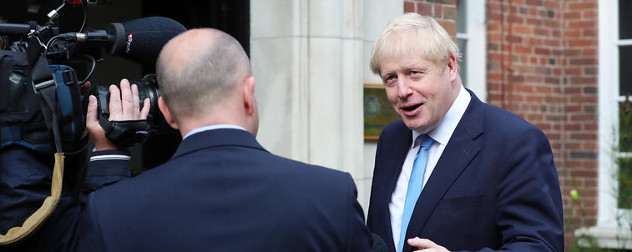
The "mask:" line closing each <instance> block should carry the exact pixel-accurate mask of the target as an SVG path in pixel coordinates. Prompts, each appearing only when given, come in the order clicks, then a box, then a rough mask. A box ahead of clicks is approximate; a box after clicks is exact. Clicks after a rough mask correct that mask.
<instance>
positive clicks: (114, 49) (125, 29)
mask: <svg viewBox="0 0 632 252" xmlns="http://www.w3.org/2000/svg"><path fill="white" fill-rule="evenodd" d="M184 31H186V28H185V27H184V26H183V25H182V24H180V23H178V22H177V21H175V20H173V19H170V18H166V17H146V18H139V19H134V20H130V21H126V22H122V23H112V24H109V25H108V26H107V28H106V30H94V31H87V32H85V33H65V34H60V35H61V37H62V39H66V40H76V41H77V42H86V43H88V44H91V43H92V44H105V45H107V46H109V48H108V49H106V51H107V52H108V53H109V54H110V55H115V56H121V57H124V58H127V59H130V60H133V61H136V62H139V63H143V64H153V63H155V62H156V60H157V59H158V54H160V50H161V49H162V47H163V46H164V45H165V44H166V43H167V42H168V41H169V40H170V39H171V38H173V37H175V36H176V35H178V34H180V33H182V32H184Z"/></svg>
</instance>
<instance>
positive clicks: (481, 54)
mask: <svg viewBox="0 0 632 252" xmlns="http://www.w3.org/2000/svg"><path fill="white" fill-rule="evenodd" d="M464 35H465V37H466V38H467V49H466V50H467V54H468V55H467V59H466V60H467V62H466V64H467V76H466V77H465V80H463V82H464V84H465V85H467V87H468V88H469V89H471V90H472V91H474V93H475V94H476V96H478V98H479V99H481V101H483V102H486V101H487V54H486V53H487V46H486V45H487V36H486V35H487V25H486V22H485V0H468V1H467V34H464ZM457 36H458V35H457Z"/></svg>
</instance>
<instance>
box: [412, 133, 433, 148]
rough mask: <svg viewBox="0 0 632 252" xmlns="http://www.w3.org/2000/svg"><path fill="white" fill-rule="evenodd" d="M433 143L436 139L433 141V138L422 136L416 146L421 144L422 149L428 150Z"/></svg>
mask: <svg viewBox="0 0 632 252" xmlns="http://www.w3.org/2000/svg"><path fill="white" fill-rule="evenodd" d="M433 142H434V139H432V137H430V136H428V135H427V134H422V135H419V136H418V137H417V142H416V144H415V145H417V144H420V145H421V148H428V147H430V145H432V143H433Z"/></svg>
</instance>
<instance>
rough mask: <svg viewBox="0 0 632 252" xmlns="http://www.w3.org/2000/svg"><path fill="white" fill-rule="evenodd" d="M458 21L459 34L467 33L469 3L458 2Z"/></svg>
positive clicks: (463, 0)
mask: <svg viewBox="0 0 632 252" xmlns="http://www.w3.org/2000/svg"><path fill="white" fill-rule="evenodd" d="M456 10H457V15H458V17H457V20H456V29H457V32H458V33H467V1H466V0H458V1H457V2H456Z"/></svg>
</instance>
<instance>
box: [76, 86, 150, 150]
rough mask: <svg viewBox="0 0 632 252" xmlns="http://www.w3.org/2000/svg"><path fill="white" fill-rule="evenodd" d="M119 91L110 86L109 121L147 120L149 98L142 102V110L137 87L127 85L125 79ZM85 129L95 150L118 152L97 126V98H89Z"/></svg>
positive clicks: (116, 147) (98, 125) (91, 96)
mask: <svg viewBox="0 0 632 252" xmlns="http://www.w3.org/2000/svg"><path fill="white" fill-rule="evenodd" d="M120 87H121V89H120V91H119V88H118V87H116V85H110V88H109V91H110V105H109V110H110V118H109V120H110V121H126V120H143V119H147V115H148V114H149V106H150V105H149V98H146V99H145V100H144V101H143V107H142V109H141V108H139V104H140V102H139V99H140V98H139V96H138V87H137V86H136V85H131V86H130V84H129V81H128V80H127V79H122V80H121V83H120ZM86 128H87V129H88V132H89V133H90V137H92V140H93V141H94V145H95V149H96V150H97V151H102V150H119V149H121V147H118V146H116V145H115V144H114V143H112V141H110V140H109V139H108V138H107V137H106V136H105V131H104V130H103V128H102V127H101V125H100V124H99V118H98V109H97V98H96V97H94V96H93V95H90V97H89V103H88V111H87V114H86Z"/></svg>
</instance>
